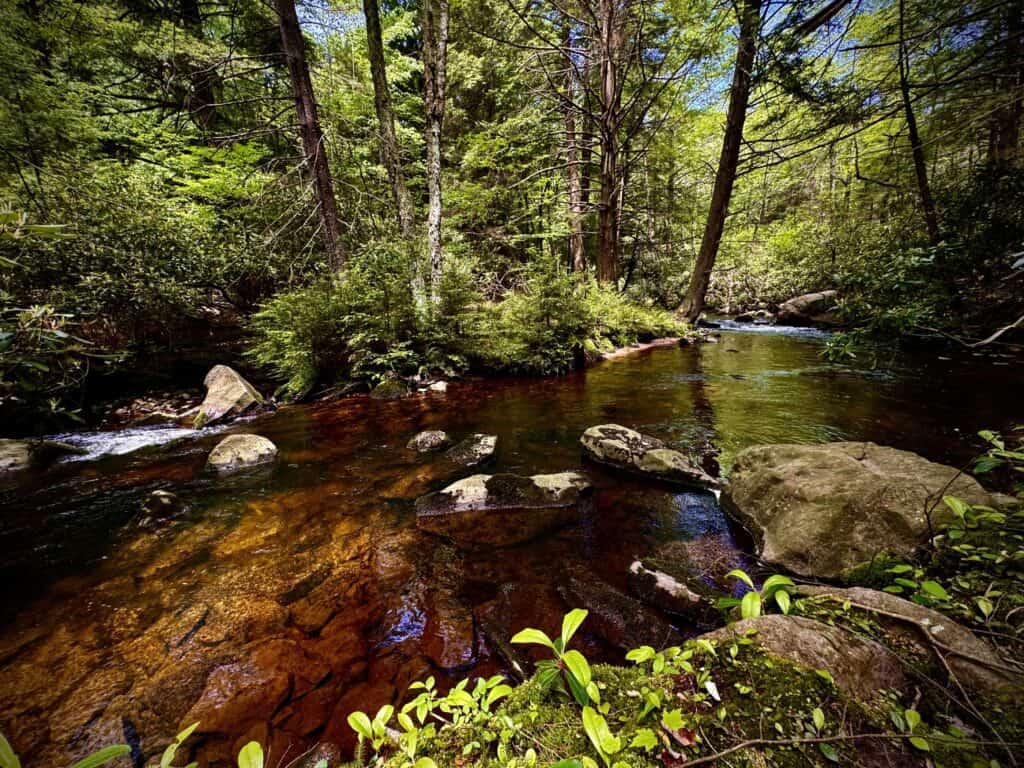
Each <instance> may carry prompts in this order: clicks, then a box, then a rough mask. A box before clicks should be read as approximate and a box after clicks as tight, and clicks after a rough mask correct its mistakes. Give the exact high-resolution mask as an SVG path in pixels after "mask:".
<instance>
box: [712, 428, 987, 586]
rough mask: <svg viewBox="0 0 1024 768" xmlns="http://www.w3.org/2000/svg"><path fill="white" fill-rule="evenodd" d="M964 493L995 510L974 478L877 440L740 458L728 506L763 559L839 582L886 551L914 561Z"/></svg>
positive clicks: (771, 448)
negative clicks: (948, 500) (952, 501)
mask: <svg viewBox="0 0 1024 768" xmlns="http://www.w3.org/2000/svg"><path fill="white" fill-rule="evenodd" d="M944 495H950V496H958V497H960V498H961V499H963V500H964V501H966V502H968V503H969V504H982V505H986V506H991V505H992V502H993V499H992V497H991V496H990V495H989V494H988V492H986V491H985V489H984V488H982V487H981V486H980V485H978V483H977V481H975V480H974V479H973V478H971V477H969V476H968V475H964V474H960V473H959V471H958V470H957V469H955V468H953V467H948V466H945V465H943V464H935V463H933V462H931V461H928V460H927V459H924V458H922V457H921V456H918V455H917V454H915V453H910V452H909V451H900V450H897V449H895V448H888V447H885V446H881V445H876V444H875V443H846V442H840V443H826V444H824V445H761V446H755V447H752V448H747V449H746V450H743V451H741V452H740V453H739V454H737V456H736V461H735V463H734V464H733V470H732V475H731V476H730V478H729V484H728V486H727V487H726V489H725V491H724V492H723V496H722V506H723V508H724V509H725V511H726V512H727V513H728V514H730V515H731V516H732V517H733V518H735V519H736V520H738V521H739V522H740V523H741V524H742V525H743V526H744V527H746V528H747V530H749V531H750V533H751V534H752V535H753V537H754V539H755V541H756V544H757V550H758V554H759V555H760V556H761V558H762V559H763V560H765V561H767V562H769V563H774V564H776V565H781V566H783V567H785V568H787V569H789V570H790V571H793V572H794V573H798V574H800V575H802V576H813V577H817V578H836V577H839V576H840V575H842V574H843V572H844V571H846V570H848V569H850V568H852V567H854V566H856V565H858V564H860V563H864V562H866V561H868V560H871V559H872V558H873V557H876V556H877V555H879V554H882V553H889V554H892V555H897V556H907V555H909V554H911V552H913V550H914V549H915V548H916V547H917V546H919V545H920V544H922V543H924V542H925V541H926V540H927V537H928V534H929V523H928V519H927V516H926V514H925V513H926V511H927V510H929V509H931V510H932V511H931V525H932V529H935V528H937V527H938V526H941V525H942V524H943V523H945V522H947V521H948V520H949V519H950V517H951V513H950V511H949V510H948V509H947V508H946V506H945V505H944V504H943V503H942V502H941V497H942V496H944Z"/></svg>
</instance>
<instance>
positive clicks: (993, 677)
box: [797, 585, 1024, 693]
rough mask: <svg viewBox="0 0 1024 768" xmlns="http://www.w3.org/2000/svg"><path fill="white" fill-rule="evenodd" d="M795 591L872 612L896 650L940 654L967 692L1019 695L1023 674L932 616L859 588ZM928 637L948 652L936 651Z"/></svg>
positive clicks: (888, 596)
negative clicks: (897, 646) (893, 639)
mask: <svg viewBox="0 0 1024 768" xmlns="http://www.w3.org/2000/svg"><path fill="white" fill-rule="evenodd" d="M797 591H798V593H799V594H800V595H806V596H826V595H827V596H831V597H832V598H833V599H835V601H836V602H837V604H841V603H845V602H847V601H849V602H850V604H851V605H853V606H856V607H859V608H863V609H867V610H868V612H871V611H878V613H876V614H875V618H876V620H877V621H878V623H879V624H880V625H881V626H882V627H884V628H885V629H886V631H887V632H888V633H889V634H890V635H893V636H895V637H896V638H898V639H899V641H900V645H901V646H903V647H914V648H916V649H917V650H918V652H919V653H921V654H922V655H925V656H929V655H931V656H934V655H935V654H937V653H939V652H942V653H943V655H944V656H945V657H946V662H947V663H948V664H949V666H950V668H951V669H952V670H953V673H954V674H955V675H956V677H957V679H958V680H959V681H960V682H961V683H962V684H964V685H966V686H968V687H970V688H974V689H975V690H977V691H980V692H982V693H988V692H999V691H1006V690H1017V691H1021V690H1024V675H1021V674H1020V673H1014V671H1013V670H1012V668H1011V667H1010V666H1009V665H1007V664H1006V663H1005V662H1003V661H1002V660H1001V659H1000V658H999V654H997V653H996V651H995V649H994V648H993V647H992V646H991V645H989V643H988V642H986V641H985V640H983V639H981V638H980V637H978V636H977V635H975V634H974V633H973V632H971V631H970V630H969V629H967V628H966V627H962V626H960V625H959V624H957V623H956V622H955V621H953V620H952V619H950V618H949V617H948V616H945V615H943V614H941V613H939V612H938V611H935V610H932V609H931V608H928V607H926V606H923V605H918V604H917V603H912V602H910V601H909V600H904V599H903V598H902V597H897V596H896V595H892V594H889V593H888V592H880V591H878V590H875V589H866V588H864V587H852V588H850V589H840V588H839V587H815V586H810V585H801V586H800V587H798V588H797ZM929 637H932V638H934V639H935V640H936V641H937V642H938V643H941V644H942V645H944V646H946V649H952V650H951V651H950V650H946V649H941V648H937V647H936V646H935V645H933V644H932V642H931V641H930V640H929V639H928V638H929Z"/></svg>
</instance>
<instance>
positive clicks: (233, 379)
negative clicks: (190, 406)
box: [195, 365, 263, 429]
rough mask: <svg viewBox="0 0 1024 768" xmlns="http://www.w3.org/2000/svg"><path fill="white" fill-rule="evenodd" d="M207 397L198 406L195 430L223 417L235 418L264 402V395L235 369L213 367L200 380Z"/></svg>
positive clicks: (219, 366)
mask: <svg viewBox="0 0 1024 768" xmlns="http://www.w3.org/2000/svg"><path fill="white" fill-rule="evenodd" d="M203 384H204V385H205V386H206V398H205V399H204V400H203V402H202V404H201V405H200V406H199V412H198V413H197V414H196V417H195V428H196V429H200V428H201V427H204V426H206V425H207V424H210V423H212V422H214V421H218V420H220V419H222V418H224V417H225V416H238V415H240V414H242V413H244V412H245V411H246V410H248V409H249V408H251V407H252V406H254V405H258V404H261V403H262V402H263V395H261V394H260V393H259V392H257V391H256V388H255V387H254V386H253V385H252V384H250V383H249V382H248V381H246V380H245V379H244V378H242V376H241V374H239V373H238V371H236V370H235V369H234V368H231V367H229V366H227V365H215V366H213V368H211V369H210V372H209V373H208V374H206V378H205V379H203Z"/></svg>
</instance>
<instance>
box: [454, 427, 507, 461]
mask: <svg viewBox="0 0 1024 768" xmlns="http://www.w3.org/2000/svg"><path fill="white" fill-rule="evenodd" d="M497 447H498V438H497V436H496V435H482V434H474V435H470V436H469V437H467V438H466V439H465V440H463V441H462V442H461V443H459V444H458V445H456V446H455V447H454V448H452V449H451V450H450V451H448V453H446V454H445V456H447V457H448V459H449V460H450V461H452V462H454V463H455V464H459V465H460V466H463V467H474V466H476V465H477V464H482V463H483V462H485V461H487V459H489V458H491V457H492V456H493V455H494V451H495V450H496V449H497Z"/></svg>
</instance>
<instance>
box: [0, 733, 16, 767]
mask: <svg viewBox="0 0 1024 768" xmlns="http://www.w3.org/2000/svg"><path fill="white" fill-rule="evenodd" d="M0 768H21V761H20V760H18V756H17V755H16V754H14V750H13V749H12V748H11V743H10V742H9V741H7V739H6V738H4V735H3V734H2V733H0Z"/></svg>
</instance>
